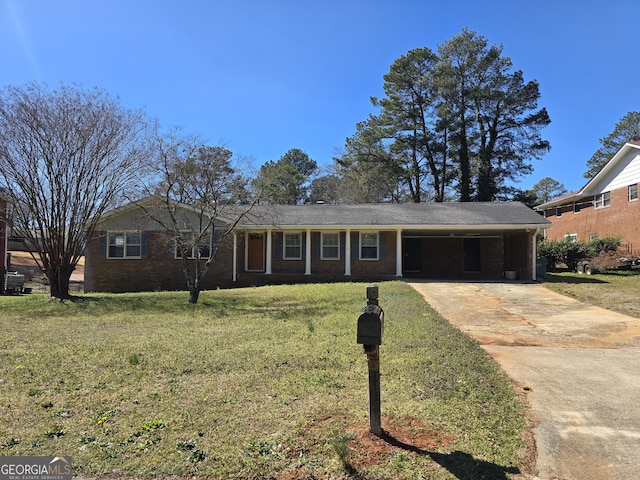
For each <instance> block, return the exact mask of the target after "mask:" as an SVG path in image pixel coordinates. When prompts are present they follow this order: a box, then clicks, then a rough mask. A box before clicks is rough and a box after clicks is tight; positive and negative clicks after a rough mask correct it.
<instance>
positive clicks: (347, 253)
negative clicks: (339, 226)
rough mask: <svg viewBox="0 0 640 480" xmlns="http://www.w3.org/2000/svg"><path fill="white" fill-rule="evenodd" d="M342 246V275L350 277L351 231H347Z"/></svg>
mask: <svg viewBox="0 0 640 480" xmlns="http://www.w3.org/2000/svg"><path fill="white" fill-rule="evenodd" d="M345 242H346V245H345V246H344V274H345V275H347V276H349V275H351V230H349V229H347V233H346V240H345Z"/></svg>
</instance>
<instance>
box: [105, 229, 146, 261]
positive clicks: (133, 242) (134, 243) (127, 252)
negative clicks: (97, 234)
mask: <svg viewBox="0 0 640 480" xmlns="http://www.w3.org/2000/svg"><path fill="white" fill-rule="evenodd" d="M107 245H108V249H107V258H141V251H142V236H141V234H140V232H139V231H137V232H109V234H108V239H107Z"/></svg>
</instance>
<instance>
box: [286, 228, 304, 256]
mask: <svg viewBox="0 0 640 480" xmlns="http://www.w3.org/2000/svg"><path fill="white" fill-rule="evenodd" d="M283 243H284V245H283V247H284V259H285V260H300V259H301V258H302V233H300V232H297V233H285V234H284V242H283Z"/></svg>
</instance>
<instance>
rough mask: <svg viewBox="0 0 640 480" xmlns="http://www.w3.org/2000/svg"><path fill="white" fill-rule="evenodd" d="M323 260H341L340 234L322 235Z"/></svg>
mask: <svg viewBox="0 0 640 480" xmlns="http://www.w3.org/2000/svg"><path fill="white" fill-rule="evenodd" d="M321 252H322V253H321V258H322V260H340V234H339V233H323V234H322V249H321Z"/></svg>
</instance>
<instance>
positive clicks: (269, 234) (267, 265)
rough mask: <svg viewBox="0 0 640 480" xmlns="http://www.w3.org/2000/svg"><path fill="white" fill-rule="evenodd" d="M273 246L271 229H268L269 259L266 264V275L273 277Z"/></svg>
mask: <svg viewBox="0 0 640 480" xmlns="http://www.w3.org/2000/svg"><path fill="white" fill-rule="evenodd" d="M272 248H273V246H272V245H271V229H270V228H268V229H267V258H266V262H265V271H264V274H265V275H271V250H272Z"/></svg>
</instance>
